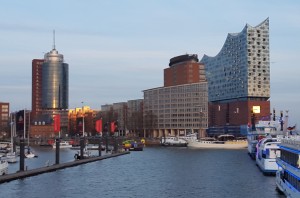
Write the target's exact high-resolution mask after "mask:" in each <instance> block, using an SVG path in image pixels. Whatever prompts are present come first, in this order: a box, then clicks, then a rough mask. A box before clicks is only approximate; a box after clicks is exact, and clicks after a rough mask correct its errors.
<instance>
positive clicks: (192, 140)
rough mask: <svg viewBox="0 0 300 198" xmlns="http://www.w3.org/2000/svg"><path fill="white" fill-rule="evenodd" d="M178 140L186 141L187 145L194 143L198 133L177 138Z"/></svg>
mask: <svg viewBox="0 0 300 198" xmlns="http://www.w3.org/2000/svg"><path fill="white" fill-rule="evenodd" d="M179 138H181V139H184V140H186V141H187V142H188V143H189V142H194V141H197V138H198V133H191V134H188V135H186V136H179Z"/></svg>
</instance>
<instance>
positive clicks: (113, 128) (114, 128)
mask: <svg viewBox="0 0 300 198" xmlns="http://www.w3.org/2000/svg"><path fill="white" fill-rule="evenodd" d="M115 130H116V127H115V122H111V123H110V132H112V133H114V132H115Z"/></svg>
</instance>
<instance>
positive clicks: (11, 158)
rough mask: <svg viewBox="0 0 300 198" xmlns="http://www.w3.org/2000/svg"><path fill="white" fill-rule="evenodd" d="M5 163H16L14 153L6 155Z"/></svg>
mask: <svg viewBox="0 0 300 198" xmlns="http://www.w3.org/2000/svg"><path fill="white" fill-rule="evenodd" d="M6 161H7V162H8V163H16V162H17V156H16V154H15V153H7V154H6Z"/></svg>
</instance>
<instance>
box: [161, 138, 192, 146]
mask: <svg viewBox="0 0 300 198" xmlns="http://www.w3.org/2000/svg"><path fill="white" fill-rule="evenodd" d="M160 144H161V145H162V146H172V147H186V146H187V145H188V142H187V141H186V140H184V139H182V138H180V137H177V136H167V137H162V138H161V140H160Z"/></svg>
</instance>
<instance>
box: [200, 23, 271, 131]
mask: <svg viewBox="0 0 300 198" xmlns="http://www.w3.org/2000/svg"><path fill="white" fill-rule="evenodd" d="M269 57H270V55H269V19H266V20H265V21H263V22H262V23H260V24H259V25H257V26H255V27H252V26H250V25H248V24H247V25H246V26H245V27H244V29H243V30H242V31H241V32H240V33H230V34H228V36H227V38H226V41H225V43H224V45H223V47H222V49H221V51H220V52H219V53H218V54H217V55H216V56H214V57H209V56H207V55H204V56H203V58H202V59H201V61H200V62H201V63H203V64H204V65H205V69H206V77H207V81H208V100H209V112H210V115H209V125H210V126H211V127H212V126H225V125H226V126H237V127H239V126H240V125H247V124H248V123H250V122H251V116H252V115H253V113H255V117H256V118H257V119H259V118H261V117H264V116H269V115H270V101H269V98H270V58H269Z"/></svg>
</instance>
